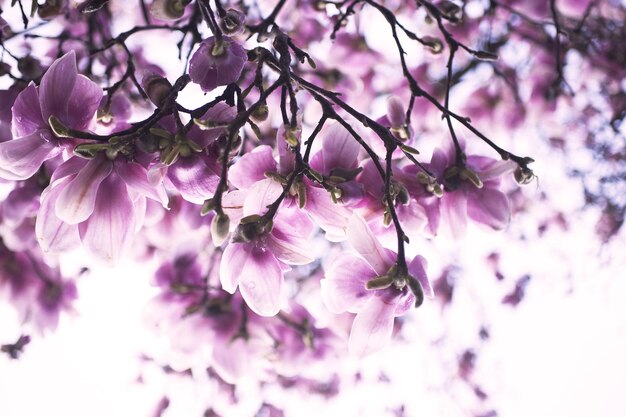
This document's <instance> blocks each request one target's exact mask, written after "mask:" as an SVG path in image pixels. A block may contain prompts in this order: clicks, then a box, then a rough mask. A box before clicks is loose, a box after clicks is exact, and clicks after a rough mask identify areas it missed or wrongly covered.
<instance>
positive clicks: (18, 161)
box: [0, 51, 102, 180]
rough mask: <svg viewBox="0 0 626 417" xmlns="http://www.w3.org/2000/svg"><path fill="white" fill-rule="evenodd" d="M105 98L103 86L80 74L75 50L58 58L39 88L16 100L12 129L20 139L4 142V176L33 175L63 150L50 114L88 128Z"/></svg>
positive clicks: (0, 157) (0, 158)
mask: <svg viewBox="0 0 626 417" xmlns="http://www.w3.org/2000/svg"><path fill="white" fill-rule="evenodd" d="M101 98H102V90H101V89H100V87H99V86H98V85H97V84H96V83H94V82H93V81H91V80H90V79H89V78H87V77H85V76H83V75H80V74H78V70H77V69H76V55H75V53H74V52H73V51H72V52H69V53H67V54H65V55H63V56H62V57H61V58H59V59H57V60H56V61H54V63H53V64H52V65H51V66H50V68H48V71H46V73H45V74H44V76H43V78H42V79H41V84H40V85H39V87H35V85H34V84H33V83H31V84H29V85H28V87H26V89H24V91H22V92H21V93H20V94H19V95H18V96H17V98H16V100H15V104H14V105H13V121H12V128H13V132H14V136H16V138H15V139H13V140H9V141H7V142H2V143H0V166H1V167H2V168H0V177H1V178H5V179H10V180H23V179H26V178H29V177H31V176H32V175H33V174H34V173H35V172H37V170H38V169H39V167H41V164H42V163H43V162H44V161H46V160H48V159H50V158H53V157H55V156H57V155H59V154H60V152H61V150H62V149H61V148H59V147H58V145H60V144H61V141H60V140H59V139H58V138H56V137H55V135H54V133H53V132H52V129H51V128H50V125H49V123H48V120H49V118H50V116H54V117H56V118H57V119H58V120H59V121H60V122H61V123H62V124H63V125H65V126H67V127H70V128H73V129H77V130H85V129H86V128H87V127H88V126H89V123H90V121H91V119H92V118H93V115H94V114H95V113H96V110H97V109H98V106H99V104H100V100H101ZM64 142H67V140H64Z"/></svg>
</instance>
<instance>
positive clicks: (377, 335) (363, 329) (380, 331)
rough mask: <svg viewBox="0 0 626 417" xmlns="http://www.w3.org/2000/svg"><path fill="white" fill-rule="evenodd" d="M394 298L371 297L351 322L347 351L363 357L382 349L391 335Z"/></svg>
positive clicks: (394, 305)
mask: <svg viewBox="0 0 626 417" xmlns="http://www.w3.org/2000/svg"><path fill="white" fill-rule="evenodd" d="M394 301H395V298H391V299H389V297H385V296H382V297H380V296H375V297H371V298H370V299H369V300H368V302H367V304H365V307H363V309H362V310H361V311H360V312H359V313H358V314H357V316H356V317H355V318H354V322H352V329H351V330H350V340H349V341H348V349H349V351H350V353H351V354H353V355H356V356H359V357H363V356H366V355H369V354H371V353H374V352H376V351H378V350H380V349H381V348H383V347H384V346H385V345H386V344H387V343H388V342H389V339H390V338H391V334H392V333H393V318H394V311H395V307H396V303H395V302H394Z"/></svg>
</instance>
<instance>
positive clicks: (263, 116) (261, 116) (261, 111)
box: [250, 103, 269, 122]
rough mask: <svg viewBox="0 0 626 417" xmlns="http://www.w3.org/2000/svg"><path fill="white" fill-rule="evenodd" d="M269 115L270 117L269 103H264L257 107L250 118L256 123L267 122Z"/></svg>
mask: <svg viewBox="0 0 626 417" xmlns="http://www.w3.org/2000/svg"><path fill="white" fill-rule="evenodd" d="M268 115H269V107H268V106H267V103H262V104H260V105H259V106H257V108H256V109H254V111H253V112H252V114H251V115H250V117H251V118H252V120H254V121H255V122H264V121H266V120H267V116H268Z"/></svg>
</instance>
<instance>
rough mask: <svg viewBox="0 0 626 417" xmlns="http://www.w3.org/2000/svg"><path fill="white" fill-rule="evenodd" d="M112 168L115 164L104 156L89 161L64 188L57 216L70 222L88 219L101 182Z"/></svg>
mask: <svg viewBox="0 0 626 417" xmlns="http://www.w3.org/2000/svg"><path fill="white" fill-rule="evenodd" d="M112 170H113V164H112V163H111V161H109V160H108V159H105V158H104V157H96V158H94V159H92V160H91V161H89V162H88V163H87V165H85V167H84V168H83V169H81V170H80V171H79V172H78V174H76V177H74V178H73V179H72V180H71V181H70V183H69V184H68V185H67V186H66V187H64V188H63V191H62V192H61V194H60V195H59V198H58V199H57V202H56V205H55V213H56V215H57V217H58V218H59V219H61V220H63V221H64V222H66V223H69V224H76V223H80V222H83V221H85V220H87V218H88V217H89V216H90V215H91V213H92V212H93V211H94V206H95V204H96V196H97V195H98V189H99V187H100V183H101V182H102V181H104V179H105V178H107V177H108V176H109V175H110V174H111V171H112ZM124 193H125V194H126V192H124ZM112 198H113V197H112Z"/></svg>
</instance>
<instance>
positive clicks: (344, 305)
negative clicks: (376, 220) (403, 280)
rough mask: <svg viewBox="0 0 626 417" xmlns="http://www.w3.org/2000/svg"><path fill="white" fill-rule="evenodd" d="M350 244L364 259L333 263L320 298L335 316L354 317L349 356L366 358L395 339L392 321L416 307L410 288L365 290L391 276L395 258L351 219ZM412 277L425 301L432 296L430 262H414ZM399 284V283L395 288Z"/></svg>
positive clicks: (347, 257) (358, 219)
mask: <svg viewBox="0 0 626 417" xmlns="http://www.w3.org/2000/svg"><path fill="white" fill-rule="evenodd" d="M347 233H348V240H349V242H350V244H351V245H352V247H353V248H354V249H355V250H356V251H357V252H358V253H359V255H361V257H357V256H354V255H342V256H340V257H338V258H336V259H335V261H334V262H333V263H332V264H331V265H330V267H329V268H328V270H327V271H326V274H325V278H324V279H322V281H321V285H322V298H323V300H324V304H326V306H327V307H328V309H329V310H331V311H332V312H333V313H336V314H340V313H343V312H345V311H348V312H350V313H356V317H355V319H354V321H353V323H352V329H351V330H350V340H349V350H350V352H351V353H352V354H355V355H358V356H365V355H369V354H370V353H373V352H375V351H377V350H379V349H381V348H382V347H383V346H384V345H385V344H386V343H387V342H388V341H389V338H390V337H391V333H392V331H393V323H394V317H397V316H401V315H403V314H405V313H406V312H407V311H408V310H409V308H410V307H411V306H412V305H413V303H414V302H415V296H414V295H413V293H412V292H411V291H409V290H408V288H407V286H406V285H405V286H403V287H402V288H401V289H398V287H397V286H396V285H390V286H388V287H387V288H384V289H367V288H366V285H367V283H368V282H369V281H371V280H373V279H375V278H381V277H385V276H391V275H392V274H393V269H394V265H395V260H396V254H395V253H393V252H392V251H390V250H388V249H385V248H383V247H382V246H381V244H380V243H379V242H378V240H376V238H375V237H374V235H373V233H372V231H371V230H370V229H369V227H368V226H367V224H366V223H365V221H364V220H363V219H362V218H361V217H359V216H358V215H354V216H352V218H351V219H350V222H349V224H348V230H347ZM408 272H409V274H410V275H411V276H412V277H414V278H415V279H416V280H417V281H418V282H419V284H420V285H421V287H422V290H423V292H424V295H426V296H428V297H432V296H433V291H432V287H431V285H430V282H429V280H428V277H427V276H426V260H425V259H424V258H423V257H421V256H416V257H415V258H414V259H413V260H412V261H411V262H410V263H409V265H408ZM394 284H395V283H394Z"/></svg>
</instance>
